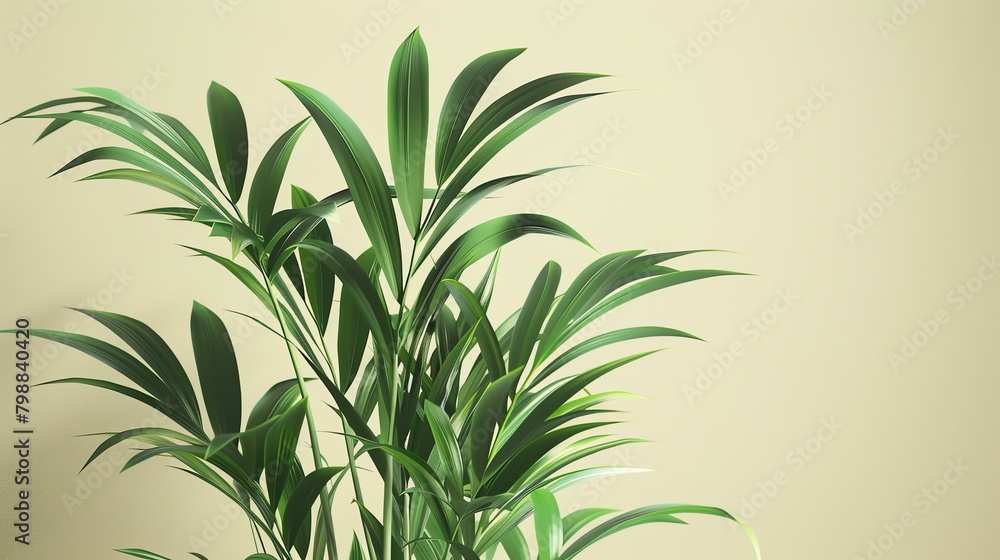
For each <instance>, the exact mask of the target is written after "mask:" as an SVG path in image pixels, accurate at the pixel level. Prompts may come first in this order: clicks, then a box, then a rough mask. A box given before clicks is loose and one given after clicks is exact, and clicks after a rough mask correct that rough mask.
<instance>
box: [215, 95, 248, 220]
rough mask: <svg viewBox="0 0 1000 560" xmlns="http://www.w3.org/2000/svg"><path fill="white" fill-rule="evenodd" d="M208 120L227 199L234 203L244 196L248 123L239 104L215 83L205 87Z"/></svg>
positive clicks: (234, 97)
mask: <svg viewBox="0 0 1000 560" xmlns="http://www.w3.org/2000/svg"><path fill="white" fill-rule="evenodd" d="M208 120H209V122H210V123H211V125H212V137H213V138H214V139H215V155H216V157H217V158H218V160H219V171H220V174H221V175H222V181H223V183H225V185H226V191H227V192H228V193H229V199H230V200H232V201H233V203H236V202H238V201H239V199H240V196H241V195H242V194H243V184H244V183H245V182H246V178H247V157H248V155H249V153H250V142H249V140H248V137H247V120H246V116H245V115H244V114H243V106H242V105H240V100H239V99H237V98H236V96H235V95H233V92H231V91H229V90H228V89H226V88H225V87H224V86H222V85H221V84H218V83H216V82H212V84H211V85H210V86H209V87H208Z"/></svg>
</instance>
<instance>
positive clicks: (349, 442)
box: [319, 334, 375, 558]
mask: <svg viewBox="0 0 1000 560" xmlns="http://www.w3.org/2000/svg"><path fill="white" fill-rule="evenodd" d="M319 339H320V342H321V343H322V345H323V357H324V358H326V365H327V367H329V368H330V378H331V380H332V381H333V382H334V383H336V378H337V375H336V368H334V367H333V359H332V358H331V357H330V349H329V348H328V347H327V345H326V338H324V337H323V336H322V334H321V335H320V337H319ZM345 390H346V389H345ZM342 423H343V426H344V433H345V434H347V437H345V438H344V447H346V448H347V466H348V468H349V469H350V470H351V482H352V483H353V484H354V498H355V499H356V500H357V501H358V502H361V503H362V504H363V503H365V498H364V495H363V493H362V491H361V480H360V479H359V478H358V467H357V464H356V463H355V461H354V446H355V443H356V442H355V440H354V439H353V436H354V435H355V433H354V430H353V429H352V428H351V425H350V424H348V423H347V420H346V419H343V418H342ZM358 515H359V516H360V515H361V512H360V510H359V511H358ZM364 533H365V541H366V542H367V544H368V554H369V555H370V556H371V557H372V558H375V544H374V543H372V538H371V535H369V534H368V531H365V532H364Z"/></svg>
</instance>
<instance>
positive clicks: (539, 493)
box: [531, 488, 563, 560]
mask: <svg viewBox="0 0 1000 560" xmlns="http://www.w3.org/2000/svg"><path fill="white" fill-rule="evenodd" d="M531 503H532V505H533V506H534V508H535V538H536V539H537V541H538V560H559V552H560V551H561V550H562V543H563V528H562V517H561V516H560V515H559V504H557V503H556V498H555V496H553V495H552V492H549V491H548V490H546V489H545V488H539V489H538V490H535V491H534V492H532V493H531Z"/></svg>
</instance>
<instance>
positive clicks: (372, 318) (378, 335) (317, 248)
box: [300, 239, 395, 359]
mask: <svg viewBox="0 0 1000 560" xmlns="http://www.w3.org/2000/svg"><path fill="white" fill-rule="evenodd" d="M300 246H301V247H302V248H304V249H308V250H310V251H312V252H313V253H314V254H316V256H317V257H318V258H319V260H320V262H321V263H322V264H323V265H324V266H328V267H330V269H331V270H332V271H333V272H334V273H335V274H336V275H337V276H339V277H340V280H341V282H342V284H343V286H344V289H347V290H350V291H351V293H352V294H353V295H354V297H355V298H356V301H357V302H358V303H359V304H360V306H361V311H362V316H363V317H364V318H365V319H366V320H367V321H368V326H369V328H370V329H371V332H372V334H373V337H374V340H375V344H376V346H377V347H378V348H379V350H380V351H382V352H383V354H384V355H385V356H386V357H387V358H389V357H391V356H394V355H395V344H394V337H393V332H392V324H391V322H390V320H389V317H388V314H387V313H386V311H385V308H384V307H383V304H382V300H381V298H380V297H379V293H378V291H377V290H376V289H375V286H374V285H373V284H372V281H371V280H370V279H369V278H368V275H367V274H366V273H365V271H364V269H362V268H361V265H359V264H358V262H357V261H355V260H354V259H353V258H352V257H351V256H350V255H348V254H347V252H346V251H344V250H343V249H341V248H340V247H337V246H335V245H331V244H329V243H325V242H322V241H316V240H312V239H306V240H304V241H302V243H301V244H300ZM390 359H391V358H390Z"/></svg>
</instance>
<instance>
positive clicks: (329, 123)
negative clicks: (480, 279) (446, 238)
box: [282, 81, 403, 298]
mask: <svg viewBox="0 0 1000 560" xmlns="http://www.w3.org/2000/svg"><path fill="white" fill-rule="evenodd" d="M282 83H283V84H285V85H286V86H288V88H289V89H291V90H292V92H293V93H295V96H296V97H298V98H299V101H301V102H302V104H303V105H305V107H306V109H308V110H309V113H310V114H311V115H312V116H313V118H314V119H315V120H316V124H317V126H319V128H320V130H321V131H322V132H323V136H324V137H326V141H327V143H328V144H329V145H330V149H331V150H332V151H333V154H334V156H336V158H337V162H338V163H339V164H340V170H341V172H342V174H343V176H344V180H345V181H346V182H347V187H348V189H350V191H351V196H352V197H353V198H354V204H355V206H356V207H357V209H358V215H359V216H360V218H361V223H362V225H364V228H365V231H366V232H367V233H368V238H369V239H370V240H371V243H372V247H374V250H375V256H376V257H377V258H378V261H379V264H380V265H381V267H382V270H383V271H385V274H386V278H387V279H388V281H389V287H390V288H391V289H392V293H393V295H394V296H395V297H396V298H399V297H400V295H401V292H402V285H403V265H402V252H401V250H400V247H399V228H398V226H397V225H396V214H395V212H394V211H393V207H392V204H391V203H390V200H389V185H388V184H387V183H386V180H385V175H384V174H383V173H382V166H381V165H380V164H379V162H378V159H377V158H376V157H375V152H374V151H373V150H372V147H371V145H370V144H368V140H367V139H365V137H364V135H363V134H362V133H361V130H360V129H359V128H358V126H357V125H356V124H355V123H354V121H352V120H351V118H350V117H348V116H347V114H346V113H344V111H343V110H341V109H340V107H338V106H337V104H335V103H334V102H333V101H331V100H330V98H329V97H327V96H326V95H324V94H322V93H320V92H319V91H316V90H315V89H313V88H310V87H308V86H304V85H302V84H296V83H294V82H288V81H282Z"/></svg>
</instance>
